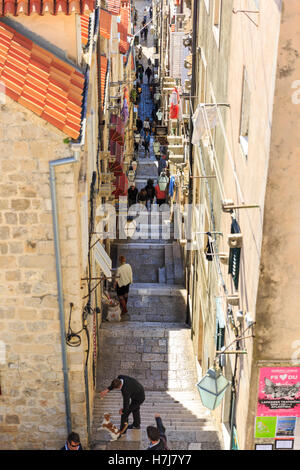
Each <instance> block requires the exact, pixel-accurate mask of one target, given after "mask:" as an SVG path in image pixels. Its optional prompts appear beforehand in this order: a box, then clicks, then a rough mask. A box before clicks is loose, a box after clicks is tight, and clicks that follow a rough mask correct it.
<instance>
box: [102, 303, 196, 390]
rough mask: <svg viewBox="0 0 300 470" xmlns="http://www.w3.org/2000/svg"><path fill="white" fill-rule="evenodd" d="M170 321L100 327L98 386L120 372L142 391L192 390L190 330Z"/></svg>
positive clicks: (108, 324)
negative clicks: (129, 376)
mask: <svg viewBox="0 0 300 470" xmlns="http://www.w3.org/2000/svg"><path fill="white" fill-rule="evenodd" d="M159 298H160V299H161V300H163V298H162V297H161V296H157V297H156V299H159ZM129 309H130V307H129ZM160 319H161V317H160V318H157V320H160ZM170 320H171V319H170ZM170 320H169V321H168V322H167V321H165V322H163V323H162V322H160V321H157V322H155V321H152V322H138V321H129V322H126V323H125V322H122V323H107V322H106V323H102V324H101V328H100V331H99V333H100V334H99V336H100V337H99V342H100V351H99V356H100V357H101V360H102V364H103V365H102V367H101V372H100V374H99V377H98V378H99V381H100V382H99V383H101V384H104V383H105V384H104V385H105V386H107V382H109V383H110V382H111V380H112V379H113V377H114V376H117V375H118V374H120V372H122V373H123V374H124V375H133V376H134V377H136V378H137V380H139V381H140V382H141V383H143V385H144V387H145V389H146V390H162V391H163V390H188V389H192V388H193V387H194V386H195V383H196V382H197V375H196V371H195V363H194V353H193V348H192V343H191V342H190V334H191V333H190V328H189V327H187V325H185V324H184V323H173V322H172V321H170ZM169 351H171V352H169Z"/></svg>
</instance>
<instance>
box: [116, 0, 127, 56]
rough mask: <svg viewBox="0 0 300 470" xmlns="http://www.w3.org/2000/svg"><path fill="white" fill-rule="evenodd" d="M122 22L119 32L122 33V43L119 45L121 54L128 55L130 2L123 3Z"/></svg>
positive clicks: (119, 25)
mask: <svg viewBox="0 0 300 470" xmlns="http://www.w3.org/2000/svg"><path fill="white" fill-rule="evenodd" d="M120 14H121V21H120V23H119V24H118V32H119V33H120V43H119V50H120V52H121V54H126V52H127V51H128V49H129V43H128V40H127V37H128V34H129V32H128V29H129V23H130V3H129V2H128V3H127V4H126V3H123V4H122V7H121V10H120Z"/></svg>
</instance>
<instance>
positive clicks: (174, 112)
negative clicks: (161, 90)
mask: <svg viewBox="0 0 300 470" xmlns="http://www.w3.org/2000/svg"><path fill="white" fill-rule="evenodd" d="M169 117H170V119H179V117H180V95H179V92H178V90H177V88H174V89H173V91H172V93H171V96H170V116H169Z"/></svg>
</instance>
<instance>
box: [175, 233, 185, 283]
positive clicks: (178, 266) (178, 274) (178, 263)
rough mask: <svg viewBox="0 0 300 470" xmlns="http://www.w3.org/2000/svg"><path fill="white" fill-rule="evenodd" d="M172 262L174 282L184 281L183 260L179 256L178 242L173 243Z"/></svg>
mask: <svg viewBox="0 0 300 470" xmlns="http://www.w3.org/2000/svg"><path fill="white" fill-rule="evenodd" d="M173 264H174V279H175V283H176V284H177V283H178V284H180V283H182V284H183V283H184V275H183V274H184V273H183V262H182V257H181V247H180V245H179V244H178V243H176V242H174V243H173Z"/></svg>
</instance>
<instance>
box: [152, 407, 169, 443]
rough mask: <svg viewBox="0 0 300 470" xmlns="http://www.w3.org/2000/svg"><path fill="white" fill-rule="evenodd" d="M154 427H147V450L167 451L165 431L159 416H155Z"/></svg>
mask: <svg viewBox="0 0 300 470" xmlns="http://www.w3.org/2000/svg"><path fill="white" fill-rule="evenodd" d="M155 421H156V426H157V427H154V426H148V427H147V436H148V439H149V441H150V443H149V446H148V448H147V450H169V449H168V446H167V438H166V434H165V432H166V429H165V427H164V425H163V422H162V419H161V417H160V415H159V414H156V415H155Z"/></svg>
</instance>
